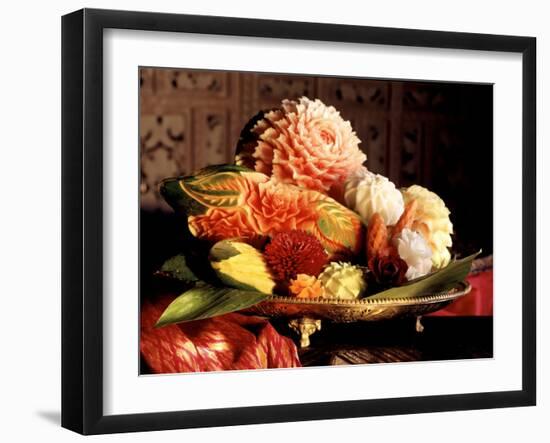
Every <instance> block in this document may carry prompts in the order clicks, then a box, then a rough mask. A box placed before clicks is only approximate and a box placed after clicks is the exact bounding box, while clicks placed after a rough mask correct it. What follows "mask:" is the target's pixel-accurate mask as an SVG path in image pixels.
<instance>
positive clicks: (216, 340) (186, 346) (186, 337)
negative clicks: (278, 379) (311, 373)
mask: <svg viewBox="0 0 550 443" xmlns="http://www.w3.org/2000/svg"><path fill="white" fill-rule="evenodd" d="M172 300H173V297H168V296H166V297H162V298H161V299H159V300H158V301H157V302H155V303H150V302H147V303H144V304H143V306H142V308H141V341H140V348H141V355H142V356H143V358H144V359H145V361H146V362H147V364H148V365H149V368H150V369H151V371H153V373H156V374H165V373H174V372H197V371H222V370H231V369H266V368H290V367H296V366H300V360H299V358H298V352H297V349H296V346H295V344H294V342H293V341H292V340H291V339H289V338H287V337H283V336H281V335H279V334H278V333H277V331H275V329H274V328H273V326H271V325H270V324H269V322H268V321H267V320H265V319H262V318H259V317H250V316H246V315H242V314H237V313H232V314H226V315H222V316H219V317H214V318H209V319H206V320H196V321H192V322H188V323H181V324H178V325H171V326H165V327H162V328H158V329H155V328H154V327H153V325H154V324H155V322H156V321H157V320H158V318H159V317H160V315H161V314H162V312H163V311H164V309H165V308H166V307H167V306H168V304H170V302H171V301H172Z"/></svg>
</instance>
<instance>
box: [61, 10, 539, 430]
mask: <svg viewBox="0 0 550 443" xmlns="http://www.w3.org/2000/svg"><path fill="white" fill-rule="evenodd" d="M535 51H536V41H535V39H534V38H531V37H516V36H498V35H484V34H465V33H453V32H436V31H421V30H410V29H389V28H374V27H358V26H348V25H337V24H318V23H298V22H281V21H270V20H252V19H242V18H228V17H207V16H189V15H175V14H157V13H146V12H125V11H108V10H90V9H84V10H81V11H77V12H74V13H72V14H69V15H66V16H64V17H63V21H62V55H63V67H62V76H63V78H62V83H63V85H62V86H63V95H62V106H63V128H62V133H63V147H62V148H63V156H62V158H63V165H62V171H63V229H62V230H63V249H62V250H63V303H62V306H63V312H62V322H63V324H62V335H63V337H62V358H63V362H62V372H63V373H62V425H63V426H64V427H66V428H69V429H72V430H74V431H77V432H80V433H83V434H100V433H113V432H129V431H146V430H160V429H176V428H190V427H206V426H226V425H237V424H252V423H271V422H282V421H298V420H316V419H329V418H345V417H360V416H373V415H388V414H409V413H420V412H432V411H453V410H464V409H482V408H497V407H512V406H527V405H534V404H535V401H536V373H535V366H536V364H535V363H536V355H535V349H536V344H535V331H536V328H535V298H536V289H535V257H536V241H535V227H536V213H535V211H536V208H535V201H536V185H535V183H536V180H535V130H536V127H535V121H536V119H535V109H536V106H535V72H536V70H535V59H536V57H535ZM368 380H376V383H369V382H368Z"/></svg>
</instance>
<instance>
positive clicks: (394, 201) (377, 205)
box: [344, 169, 405, 225]
mask: <svg viewBox="0 0 550 443" xmlns="http://www.w3.org/2000/svg"><path fill="white" fill-rule="evenodd" d="M344 199H345V202H346V206H347V207H348V208H350V209H352V210H353V211H355V212H357V213H358V214H359V215H360V216H361V217H363V219H364V220H365V222H366V223H367V224H368V223H369V222H370V219H371V217H372V216H373V215H374V213H375V212H378V213H379V214H380V215H381V216H382V219H383V220H384V223H385V224H386V225H394V224H395V223H397V220H399V217H401V214H403V210H404V208H405V204H404V201H403V196H402V195H401V192H400V191H399V190H398V189H396V187H395V185H394V184H393V183H392V182H391V181H390V180H389V179H388V178H387V177H384V176H383V175H379V174H373V173H372V172H369V171H367V170H366V169H362V170H360V171H359V173H356V174H353V175H351V176H350V177H349V178H348V180H347V181H346V182H345V185H344Z"/></svg>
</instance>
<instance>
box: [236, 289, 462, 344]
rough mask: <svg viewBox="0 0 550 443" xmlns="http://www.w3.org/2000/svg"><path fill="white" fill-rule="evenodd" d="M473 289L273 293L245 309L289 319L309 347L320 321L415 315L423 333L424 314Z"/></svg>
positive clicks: (418, 329)
mask: <svg viewBox="0 0 550 443" xmlns="http://www.w3.org/2000/svg"><path fill="white" fill-rule="evenodd" d="M470 290H471V286H470V284H469V283H468V282H461V283H457V284H456V285H455V286H454V287H453V288H451V289H449V290H446V291H442V292H438V293H433V294H426V295H421V296H416V297H406V298H397V299H396V298H393V299H370V298H368V297H366V298H363V299H360V300H334V299H327V298H317V299H300V298H295V297H283V296H272V297H269V298H268V299H266V300H264V301H263V302H261V303H259V304H257V305H255V306H252V307H251V308H248V309H247V310H246V311H247V312H249V313H253V314H257V315H263V316H267V317H282V318H287V319H288V320H289V326H290V327H291V328H292V329H294V330H295V331H296V332H298V333H299V334H300V336H301V340H300V345H301V347H307V346H309V336H310V335H311V334H313V333H314V332H315V331H317V330H320V329H321V320H326V321H332V322H337V323H347V322H356V321H377V320H388V319H394V318H402V317H415V316H416V318H417V322H416V328H417V331H419V332H421V331H422V329H423V327H422V325H421V323H420V317H421V316H422V315H424V314H428V313H430V312H435V311H438V310H439V309H441V308H443V307H445V306H447V305H448V304H450V303H451V302H453V301H454V300H456V299H458V298H460V297H462V296H464V295H466V294H468V293H469V292H470Z"/></svg>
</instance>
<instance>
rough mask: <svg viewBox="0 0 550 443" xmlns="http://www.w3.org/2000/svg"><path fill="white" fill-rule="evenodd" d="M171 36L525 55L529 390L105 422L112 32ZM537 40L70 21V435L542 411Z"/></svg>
mask: <svg viewBox="0 0 550 443" xmlns="http://www.w3.org/2000/svg"><path fill="white" fill-rule="evenodd" d="M107 28H118V29H132V30H147V31H170V32H179V33H181V32H185V33H198V34H216V35H228V36H250V37H269V38H285V39H300V40H317V41H333V42H352V43H366V44H377V45H398V46H416V47H425V48H454V49H469V50H480V51H500V52H510V53H519V54H521V55H522V65H523V79H522V82H523V86H522V87H523V97H522V130H523V135H522V137H523V139H522V142H523V144H522V157H523V164H522V183H523V190H522V195H523V214H522V221H523V233H522V239H523V245H522V252H523V257H522V313H521V317H522V389H521V390H517V391H506V392H479V393H471V394H457V395H435V396H419V397H404V398H392V399H371V400H357V401H336V402H324V403H307V404H285V405H266V406H261V407H237V408H224V409H208V410H190V411H170V412H160V413H141V414H131V415H108V416H106V415H105V414H104V412H103V407H102V405H103V336H102V325H103V317H102V316H103V298H102V293H103V275H102V272H103V271H102V269H103V226H102V224H103V209H102V207H103V197H102V196H103V181H102V177H103V148H102V137H103V122H102V120H103V112H102V107H103V87H102V84H103V47H102V45H103V38H102V36H103V30H104V29H107ZM535 67H536V39H535V38H533V37H516V36H504V35H485V34H471V33H456V32H440V31H423V30H412V29H391V28H378V27H365V26H349V25H336V24H319V23H299V22H286V21H285V22H283V21H272V20H256V19H244V18H229V17H208V16H193V15H177V14H160V13H148V12H127V11H110V10H96V9H83V10H80V11H76V12H73V13H71V14H68V15H65V16H64V17H63V18H62V199H63V203H62V426H63V427H65V428H68V429H71V430H73V431H76V432H79V433H82V434H102V433H115V432H131V431H150V430H162V429H178V428H194V427H211V426H228V425H239V424H256V423H273V422H288V421H302V420H318V419H334V418H348V417H363V416H379V415H392V414H411V413H423V412H436V411H457V410H466V409H486V408H501V407H515V406H529V405H535V403H536V353H535V352H536V324H535V320H536V316H535V306H536V275H535V273H536V153H535V151H536V145H535V143H536V142H535V140H536V137H535V135H536V133H535V131H536V118H535V116H536V101H535V100H536V90H535V85H536V69H535Z"/></svg>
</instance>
